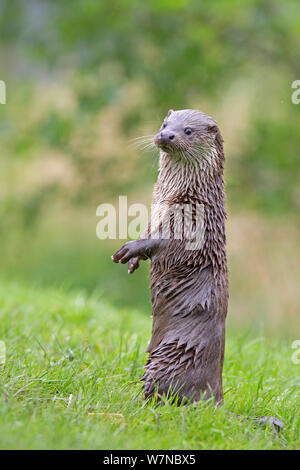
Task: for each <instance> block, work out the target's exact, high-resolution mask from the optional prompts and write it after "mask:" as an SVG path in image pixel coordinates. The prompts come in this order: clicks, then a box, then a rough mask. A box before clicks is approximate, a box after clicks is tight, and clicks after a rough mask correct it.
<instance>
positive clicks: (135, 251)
mask: <svg viewBox="0 0 300 470" xmlns="http://www.w3.org/2000/svg"><path fill="white" fill-rule="evenodd" d="M143 248H144V247H143V244H142V243H141V242H140V240H136V241H131V242H127V243H125V245H123V246H122V248H120V249H119V250H118V251H117V252H116V253H115V254H114V255H112V257H111V258H112V260H113V261H114V262H115V263H122V264H125V263H128V261H129V260H130V258H136V257H139V258H140V259H147V256H146V254H145V253H144V252H143V251H144V250H143Z"/></svg>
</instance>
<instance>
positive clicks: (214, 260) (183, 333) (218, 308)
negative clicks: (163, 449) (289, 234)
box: [112, 109, 228, 403]
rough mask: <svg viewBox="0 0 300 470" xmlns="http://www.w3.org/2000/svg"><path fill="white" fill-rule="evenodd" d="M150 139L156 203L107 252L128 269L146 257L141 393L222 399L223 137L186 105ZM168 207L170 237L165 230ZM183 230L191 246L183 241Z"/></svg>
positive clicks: (224, 289) (206, 118) (224, 298)
mask: <svg viewBox="0 0 300 470" xmlns="http://www.w3.org/2000/svg"><path fill="white" fill-rule="evenodd" d="M154 142H155V144H156V146H157V147H159V148H160V170H159V177H158V181H157V183H156V185H155V189H154V193H153V202H154V205H155V207H156V211H154V214H152V217H151V220H150V222H149V225H148V229H147V231H146V233H145V234H144V236H143V237H141V238H140V239H139V240H136V241H131V242H128V243H126V244H125V245H124V246H123V247H122V248H121V249H120V250H119V251H117V253H115V254H114V255H113V257H112V259H113V261H114V262H116V263H117V262H121V263H127V262H128V272H133V271H134V270H135V269H136V268H137V267H138V266H139V260H140V259H147V258H150V259H151V301H152V307H153V312H152V314H153V329H152V338H151V342H150V344H149V347H148V350H147V352H148V353H149V357H148V361H147V363H146V366H145V373H144V376H143V381H144V393H145V397H151V396H153V395H154V393H155V392H156V391H157V393H158V396H162V395H168V394H170V393H172V394H176V395H177V397H178V402H179V403H180V402H181V401H182V399H184V398H186V399H188V400H190V401H194V400H199V399H200V398H201V397H203V398H204V399H207V398H209V397H213V398H214V399H215V401H216V402H217V403H220V402H222V400H223V390H222V368H223V358H224V343H225V318H226V313H227V303H228V285H227V262H226V249H225V243H226V239H225V218H226V213H225V208H224V182H223V169H224V161H225V157H224V151H223V139H222V136H221V134H220V131H219V128H218V126H217V124H216V122H215V121H214V119H212V118H211V117H210V116H207V115H206V114H204V113H202V112H200V111H196V110H190V109H187V110H181V111H173V110H170V111H169V112H168V115H167V117H166V118H165V120H164V122H163V124H162V126H161V128H160V130H159V132H158V134H157V135H156V136H155V138H154ZM187 205H188V206H190V208H191V210H190V212H189V213H190V214H192V215H190V217H189V222H190V226H191V227H190V229H189V230H187V231H186V232H185V231H184V230H185V229H184V228H182V229H180V230H181V235H182V236H181V237H178V233H177V236H175V235H176V234H175V232H176V221H175V217H174V213H172V208H173V207H174V206H176V207H177V208H178V207H179V208H181V209H182V210H183V209H184V207H186V206H187ZM196 206H198V207H201V208H202V209H203V210H202V211H201V214H202V225H201V223H200V225H201V227H202V228H201V233H200V232H199V230H198V231H197V230H196V228H195V227H196V225H197V220H196V215H195V214H196ZM161 208H164V209H163V210H161ZM168 208H169V209H170V210H169V211H168ZM161 212H162V213H163V215H161ZM171 213H172V214H171ZM166 214H168V217H169V220H170V227H171V229H170V236H169V237H164V236H163V234H162V226H163V224H164V220H165V219H166V218H167V215H166ZM183 217H185V216H183ZM186 219H187V217H185V220H184V221H183V224H182V225H181V227H184V226H186V225H187V224H186ZM179 225H180V224H179ZM177 232H178V230H177ZM188 232H189V233H190V234H193V235H192V238H193V236H194V241H195V238H196V247H195V246H193V245H192V248H191V247H189V246H187V239H188V237H187V236H186V233H188ZM197 237H198V238H199V239H200V238H201V243H198V244H197ZM198 241H199V240H198Z"/></svg>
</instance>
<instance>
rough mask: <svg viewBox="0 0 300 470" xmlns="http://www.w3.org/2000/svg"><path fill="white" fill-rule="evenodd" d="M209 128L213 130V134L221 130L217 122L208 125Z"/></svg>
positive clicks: (210, 130)
mask: <svg viewBox="0 0 300 470" xmlns="http://www.w3.org/2000/svg"><path fill="white" fill-rule="evenodd" d="M207 130H208V132H211V133H212V134H217V132H219V129H218V126H217V125H216V124H213V125H211V126H207Z"/></svg>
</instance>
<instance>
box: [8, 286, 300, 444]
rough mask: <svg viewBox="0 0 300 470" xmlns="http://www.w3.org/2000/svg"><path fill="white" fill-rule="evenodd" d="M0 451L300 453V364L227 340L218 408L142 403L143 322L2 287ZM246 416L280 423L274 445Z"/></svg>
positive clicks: (44, 292) (253, 344)
mask: <svg viewBox="0 0 300 470" xmlns="http://www.w3.org/2000/svg"><path fill="white" fill-rule="evenodd" d="M0 298H1V301H0V340H3V341H5V344H6V349H7V357H6V362H5V364H4V365H0V376H1V384H0V392H1V393H0V416H1V420H0V447H1V448H6V449H63V448H65V449H77V448H89V449H279V448H288V449H296V448H299V424H300V419H299V411H298V408H299V375H297V374H299V365H298V366H297V365H294V364H293V363H292V361H291V354H292V352H293V351H292V349H291V344H290V342H288V341H286V342H285V341H284V340H280V342H278V341H272V342H270V340H269V341H268V342H266V340H265V339H264V338H262V337H253V336H251V335H249V334H246V333H244V332H242V331H241V332H239V335H237V334H236V333H235V334H233V332H230V331H229V333H228V335H227V346H226V357H225V367H224V390H225V405H224V406H223V407H222V408H220V409H214V407H213V404H212V403H208V404H203V403H197V404H193V405H188V406H182V407H175V406H172V405H171V404H170V403H166V404H165V405H164V406H157V405H155V403H148V404H146V403H145V401H144V400H143V397H142V394H141V393H140V384H139V382H138V380H139V377H140V376H141V374H142V368H143V364H144V362H145V353H144V350H145V349H146V347H147V341H148V339H149V337H150V330H151V320H150V318H149V317H147V316H144V315H141V313H139V312H137V311H126V310H125V309H123V310H122V309H119V310H118V309H117V308H116V307H112V306H111V305H110V304H109V303H108V302H107V301H106V300H105V299H102V298H97V297H95V295H93V296H89V297H87V296H86V295H85V293H84V292H79V291H76V292H74V291H73V292H71V291H66V290H63V289H51V288H41V287H40V288H34V287H30V286H24V285H22V284H20V283H17V282H15V283H13V282H10V283H8V282H5V281H3V282H1V283H0ZM230 412H234V413H238V414H240V415H244V416H252V417H254V416H263V415H273V416H276V417H278V418H280V419H282V420H283V421H284V422H285V425H286V429H285V431H284V432H283V433H282V434H281V436H280V437H275V436H273V434H272V432H271V430H270V429H262V428H260V427H255V425H254V422H253V421H252V420H249V421H246V422H245V421H241V420H239V419H238V418H237V417H236V416H234V415H232V414H231V413H230Z"/></svg>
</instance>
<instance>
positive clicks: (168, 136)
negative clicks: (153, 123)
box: [159, 131, 175, 144]
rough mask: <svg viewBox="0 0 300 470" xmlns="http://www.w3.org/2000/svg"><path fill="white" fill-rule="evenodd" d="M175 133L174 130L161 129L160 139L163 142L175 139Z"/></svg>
mask: <svg viewBox="0 0 300 470" xmlns="http://www.w3.org/2000/svg"><path fill="white" fill-rule="evenodd" d="M174 137H175V134H174V133H173V132H172V131H161V132H160V134H159V141H160V142H161V143H162V144H167V143H168V141H169V140H173V139H174Z"/></svg>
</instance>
